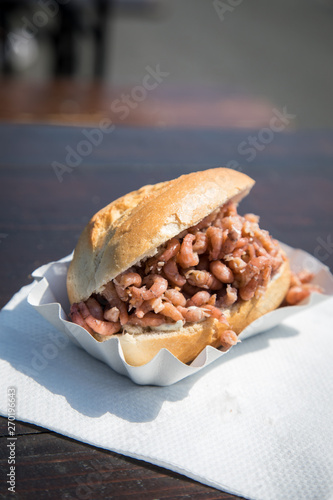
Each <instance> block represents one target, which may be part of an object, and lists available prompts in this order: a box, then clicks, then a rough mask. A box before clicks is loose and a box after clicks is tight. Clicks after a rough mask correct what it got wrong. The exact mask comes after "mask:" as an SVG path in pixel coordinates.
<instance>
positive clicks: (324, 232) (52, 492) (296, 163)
mask: <svg viewBox="0 0 333 500" xmlns="http://www.w3.org/2000/svg"><path fill="white" fill-rule="evenodd" d="M83 130H88V131H90V132H91V129H87V128H84V129H81V128H80V127H56V126H45V125H44V126H42V125H8V124H7V125H6V124H4V125H0V151H1V155H0V179H1V181H0V182H1V197H0V256H1V263H2V266H1V270H0V305H1V306H3V305H4V304H5V303H6V302H7V301H8V300H9V299H10V297H11V296H12V295H13V293H14V292H15V291H17V290H18V289H19V288H20V287H21V286H23V285H25V284H27V283H29V282H30V281H31V278H30V273H31V271H32V270H34V269H35V268H36V267H38V266H40V265H41V264H44V263H47V262H49V261H51V260H57V259H59V258H60V257H63V256H65V255H67V254H68V253H69V252H70V251H71V250H72V248H73V247H74V246H75V243H76V241H77V238H78V236H79V234H80V232H81V230H82V229H83V227H84V225H85V223H86V222H87V221H88V220H89V218H90V217H91V216H92V215H93V214H94V213H95V212H96V211H97V210H98V209H99V208H101V207H102V206H104V205H106V204H107V203H108V202H109V201H111V200H112V199H114V198H116V197H118V196H120V195H122V194H124V193H125V192H127V191H129V190H132V189H135V188H138V187H140V186H141V185H143V184H146V183H154V182H158V181H161V180H166V179H170V178H172V177H175V176H178V175H180V174H182V173H187V172H190V171H192V170H198V169H205V168H208V167H215V166H219V165H223V164H227V163H228V162H231V161H233V165H234V166H235V167H237V168H238V169H240V170H243V171H244V172H246V173H249V174H250V175H252V176H253V177H254V178H255V179H256V181H257V184H256V186H255V188H254V190H253V194H252V195H251V196H249V197H248V198H246V199H245V200H244V201H243V202H242V204H241V212H243V211H244V212H245V211H252V212H255V213H257V214H260V215H261V225H262V227H265V228H267V229H269V230H270V231H271V233H272V234H273V235H274V236H275V237H277V238H279V239H280V240H282V241H284V242H286V243H288V244H290V245H292V246H296V247H301V248H303V249H305V250H307V251H309V252H310V253H312V254H314V255H316V256H317V257H318V258H320V259H321V260H322V261H323V262H324V263H325V264H327V265H328V266H330V267H331V269H332V268H333V240H332V232H333V231H332V230H333V227H332V213H333V201H332V200H333V196H332V194H333V169H332V166H333V165H332V163H333V132H332V131H318V132H311V131H304V132H293V133H284V132H281V133H276V134H275V135H274V138H273V140H272V141H271V143H270V144H266V145H265V147H264V148H262V149H261V150H260V151H259V150H257V151H256V156H255V158H254V159H253V160H252V161H249V158H248V156H245V155H244V154H241V153H240V152H239V149H238V147H239V144H240V143H241V142H242V141H248V138H249V136H250V135H251V136H254V137H260V131H252V132H249V130H230V129H206V130H199V129H191V130H189V129H185V128H182V129H173V128H169V129H166V130H159V129H150V128H141V129H138V128H122V127H115V129H114V130H113V131H112V132H111V133H109V134H106V133H105V134H104V136H103V140H102V141H101V143H100V144H99V145H98V146H94V147H93V148H92V150H91V152H90V154H89V155H86V156H84V157H83V156H82V158H81V162H80V163H79V164H78V165H77V166H75V167H74V166H72V167H71V169H72V170H71V171H65V172H64V173H63V175H62V179H60V178H59V177H57V176H56V173H55V170H54V167H53V166H52V164H54V162H58V163H59V164H63V165H65V166H68V165H66V162H65V156H66V152H67V151H68V147H69V148H70V151H72V150H74V151H77V149H78V147H79V144H80V141H82V140H84V139H85V136H84V133H83ZM258 134H259V135H258ZM89 137H92V136H89ZM96 137H97V136H96ZM81 146H82V145H81ZM82 147H83V146H82ZM66 148H67V150H66ZM71 148H72V149H71ZM73 161H74V160H73ZM60 180H62V182H60ZM7 431H8V428H7V419H6V418H1V419H0V436H1V438H0V443H1V444H2V446H1V448H0V470H1V471H3V470H7V469H6V467H7V453H6V450H5V447H4V443H5V438H6V436H7ZM16 433H17V436H18V444H17V450H18V453H17V491H18V494H17V498H20V499H30V498H52V499H57V500H58V499H73V498H88V499H98V498H114V499H117V498H136V499H137V498H138V499H141V498H145V499H147V500H149V499H150V500H153V499H157V498H163V499H175V498H178V499H183V498H184V499H185V498H191V499H217V498H224V499H227V498H228V499H229V498H230V499H231V498H237V497H235V496H232V495H229V494H227V493H223V492H220V491H217V490H214V489H212V488H209V487H206V486H204V485H202V484H199V483H196V482H195V481H192V480H190V479H187V478H186V477H183V476H181V475H178V474H175V473H173V472H170V471H168V470H165V469H162V468H160V467H156V466H154V465H150V464H147V463H145V462H141V461H138V460H133V459H130V458H126V457H123V456H119V455H117V454H116V453H113V452H110V451H104V450H101V449H98V448H94V447H92V446H89V445H86V444H83V443H79V442H76V441H73V440H71V439H68V438H66V437H63V436H60V435H57V434H56V433H54V432H50V431H48V430H47V429H42V428H39V427H36V426H33V425H28V424H24V423H17V427H16ZM1 481H2V482H3V478H1ZM0 484H1V483H0ZM0 488H1V491H0V497H1V495H5V489H4V486H3V483H2V484H1V486H0ZM1 498H2V497H1Z"/></svg>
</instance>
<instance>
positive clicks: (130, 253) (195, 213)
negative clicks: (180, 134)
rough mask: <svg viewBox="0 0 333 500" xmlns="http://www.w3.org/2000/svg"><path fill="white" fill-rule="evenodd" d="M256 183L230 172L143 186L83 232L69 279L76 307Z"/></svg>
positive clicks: (204, 173)
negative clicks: (78, 303)
mask: <svg viewBox="0 0 333 500" xmlns="http://www.w3.org/2000/svg"><path fill="white" fill-rule="evenodd" d="M253 184H254V181H253V180H252V179H251V178H250V177H248V176H247V175H245V174H243V173H240V172H237V171H235V170H230V169H226V168H215V169H210V170H205V171H202V172H194V173H191V174H188V175H183V176H181V177H179V178H177V179H174V180H171V181H168V182H162V183H159V184H156V185H154V186H144V187H143V188H141V189H139V190H138V191H134V192H132V193H129V194H127V195H125V196H123V197H121V198H119V199H118V200H116V201H114V202H113V203H111V204H110V205H108V206H107V207H105V208H103V209H102V210H100V211H99V212H98V213H97V214H96V215H95V216H94V217H93V218H92V219H91V221H90V222H89V224H88V225H87V226H86V228H85V229H84V231H83V233H82V235H81V237H80V239H79V242H78V244H77V247H76V249H75V252H74V258H73V260H72V262H71V265H70V268H69V271H68V276H67V290H68V296H69V300H70V302H71V303H73V302H80V301H82V300H86V299H87V298H88V297H90V295H91V294H92V293H94V292H99V291H101V289H102V288H103V287H104V285H105V284H106V283H108V282H109V281H110V280H112V279H113V278H115V277H116V276H117V275H118V274H120V273H121V272H123V271H125V270H126V269H128V268H129V267H131V266H132V265H134V264H136V263H138V262H139V261H141V260H142V259H144V258H146V257H149V256H152V255H154V253H155V252H156V248H157V247H159V246H160V245H162V244H163V243H165V242H166V241H167V240H169V239H170V238H172V237H174V236H176V235H177V234H179V233H180V232H182V231H184V230H185V229H187V228H189V227H191V226H193V225H195V224H197V223H198V222H200V221H201V220H202V219H204V218H205V217H206V216H207V215H208V214H210V213H211V212H213V211H214V210H216V209H217V208H218V207H220V206H222V205H223V204H224V203H226V202H227V201H228V200H230V199H234V200H235V201H236V202H238V201H239V200H240V199H242V198H243V197H244V196H246V195H247V194H248V192H249V191H250V189H251V188H252V186H253Z"/></svg>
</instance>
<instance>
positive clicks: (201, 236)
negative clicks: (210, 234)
mask: <svg viewBox="0 0 333 500" xmlns="http://www.w3.org/2000/svg"><path fill="white" fill-rule="evenodd" d="M208 229H209V228H208ZM207 248H208V238H207V234H206V233H202V232H200V231H199V232H198V233H196V235H195V242H194V243H193V252H194V253H197V254H198V255H201V254H203V253H205V252H206V250H207Z"/></svg>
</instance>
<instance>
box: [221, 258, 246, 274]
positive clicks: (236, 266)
mask: <svg viewBox="0 0 333 500" xmlns="http://www.w3.org/2000/svg"><path fill="white" fill-rule="evenodd" d="M225 260H226V261H227V262H228V267H230V269H231V270H232V271H233V272H234V273H237V274H238V273H241V272H242V271H243V269H245V268H246V265H247V264H246V262H245V261H244V260H243V259H242V258H241V257H234V255H233V254H232V255H231V256H230V258H226V259H225Z"/></svg>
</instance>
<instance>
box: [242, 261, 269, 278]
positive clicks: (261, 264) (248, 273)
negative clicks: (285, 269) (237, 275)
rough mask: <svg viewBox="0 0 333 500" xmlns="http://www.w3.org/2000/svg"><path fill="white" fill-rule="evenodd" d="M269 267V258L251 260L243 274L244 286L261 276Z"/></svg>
mask: <svg viewBox="0 0 333 500" xmlns="http://www.w3.org/2000/svg"><path fill="white" fill-rule="evenodd" d="M268 265H269V258H267V257H263V256H261V257H254V258H253V259H251V260H250V261H249V262H248V263H247V266H246V268H245V270H244V272H243V274H242V285H246V284H247V283H248V282H249V281H250V280H251V279H252V278H253V277H254V276H256V275H259V274H260V273H261V272H262V271H263V269H264V268H265V267H267V266H268Z"/></svg>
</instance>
